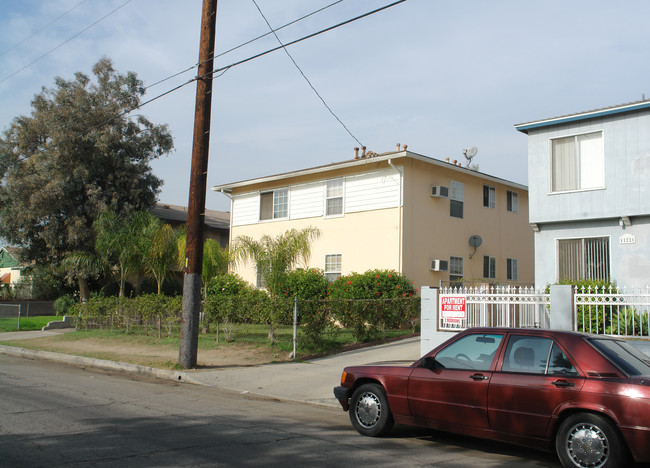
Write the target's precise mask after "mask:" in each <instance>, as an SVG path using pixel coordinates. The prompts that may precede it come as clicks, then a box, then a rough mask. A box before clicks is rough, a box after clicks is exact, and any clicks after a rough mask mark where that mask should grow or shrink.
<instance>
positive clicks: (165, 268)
mask: <svg viewBox="0 0 650 468" xmlns="http://www.w3.org/2000/svg"><path fill="white" fill-rule="evenodd" d="M176 237H177V233H176V232H175V231H174V229H172V227H171V226H170V225H169V224H163V222H162V221H161V220H160V219H159V218H157V217H156V216H154V215H151V214H149V216H148V217H147V219H146V224H145V226H144V229H143V232H142V239H141V245H142V247H143V251H144V257H143V261H144V267H145V270H146V272H147V273H148V274H150V275H151V276H153V278H154V279H155V280H156V284H157V286H158V294H160V293H161V291H162V285H163V283H164V281H165V278H167V275H169V272H170V271H171V270H172V268H173V267H174V266H175V265H176V262H177V256H178V254H177V251H176Z"/></svg>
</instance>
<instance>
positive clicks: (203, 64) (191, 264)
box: [178, 0, 217, 369]
mask: <svg viewBox="0 0 650 468" xmlns="http://www.w3.org/2000/svg"><path fill="white" fill-rule="evenodd" d="M216 24H217V0H203V12H202V15H201V39H200V45H199V67H198V80H197V82H196V108H195V112H194V140H193V142H192V168H191V175H190V195H189V201H188V207H187V234H186V241H185V275H184V278H183V312H182V315H181V335H180V349H179V353H178V363H179V364H180V365H181V366H182V367H183V368H185V369H190V368H192V367H196V360H197V353H198V347H199V313H200V311H201V275H202V272H203V237H204V234H203V227H204V222H205V194H206V186H207V174H208V151H209V148H210V111H211V107H212V106H211V104H212V70H213V69H214V67H213V62H214V43H215V32H216Z"/></svg>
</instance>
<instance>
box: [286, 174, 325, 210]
mask: <svg viewBox="0 0 650 468" xmlns="http://www.w3.org/2000/svg"><path fill="white" fill-rule="evenodd" d="M324 197H325V183H324V182H323V181H318V182H314V183H311V184H304V185H294V186H292V187H290V188H289V218H290V219H301V218H314V217H317V216H323V204H324Z"/></svg>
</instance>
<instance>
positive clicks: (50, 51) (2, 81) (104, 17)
mask: <svg viewBox="0 0 650 468" xmlns="http://www.w3.org/2000/svg"><path fill="white" fill-rule="evenodd" d="M132 1H133V0H127V1H126V2H124V3H123V4H121V5H120V6H118V7H117V8H115V9H114V10H112V11H110V12H109V13H107V14H106V15H104V16H102V17H101V18H99V19H98V20H97V21H95V22H94V23H93V24H91V25H90V26H87V27H85V28H84V29H82V30H81V31H79V32H78V33H76V34H73V35H72V36H70V37H69V38H68V39H66V40H65V41H63V42H62V43H60V44H59V45H57V46H55V47H53V48H52V49H50V50H49V51H47V52H45V53H44V54H43V55H41V56H40V57H38V58H37V59H35V60H32V61H31V62H29V63H28V64H27V65H25V66H24V67H22V68H20V69H18V70H16V71H15V72H13V73H12V74H11V75H8V76H5V77H4V78H3V79H2V80H0V83H4V82H5V81H7V80H8V79H9V78H11V77H13V76H16V75H17V74H18V73H20V72H21V71H23V70H25V69H26V68H29V67H31V66H32V65H34V64H35V63H36V62H38V61H39V60H41V59H43V58H45V57H47V56H48V55H50V54H51V53H52V52H54V51H55V50H57V49H58V48H59V47H61V46H63V45H65V44H67V43H68V42H70V41H71V40H72V39H74V38H75V37H77V36H80V35H81V34H83V33H84V32H86V31H88V30H89V29H90V28H92V27H93V26H95V25H96V24H98V23H100V22H101V21H103V20H105V19H106V18H108V17H109V16H111V15H112V14H113V13H115V12H116V11H117V10H119V9H120V8H122V7H124V6H126V5H127V4H129V3H131V2H132Z"/></svg>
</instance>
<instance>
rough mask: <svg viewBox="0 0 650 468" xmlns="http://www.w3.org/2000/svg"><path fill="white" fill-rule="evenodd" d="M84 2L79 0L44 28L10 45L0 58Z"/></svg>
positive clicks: (0, 54)
mask: <svg viewBox="0 0 650 468" xmlns="http://www.w3.org/2000/svg"><path fill="white" fill-rule="evenodd" d="M86 1H87V0H81V1H80V2H79V3H77V4H76V5H75V6H73V7H72V8H70V9H69V10H68V11H66V12H65V13H63V14H61V15H59V16H57V17H56V18H54V19H53V20H52V21H50V22H49V23H47V24H46V25H45V26H43V27H41V28H40V29H37V30H36V31H34V32H33V33H31V34H30V35H29V36H27V37H25V38H24V39H21V40H20V41H18V42H16V43H15V44H14V45H12V46H11V47H9V48H8V49H6V50H5V51H3V52H0V57H2V56H3V55H4V54H6V53H7V52H9V51H11V50H13V49H15V48H16V47H18V46H19V45H20V44H22V43H23V42H25V41H26V40H27V39H30V38H32V37H34V36H35V35H37V34H38V33H39V32H41V31H43V30H44V29H47V28H48V27H49V26H50V25H52V24H54V23H56V22H57V21H58V20H60V19H61V18H63V17H64V16H65V15H67V14H68V13H70V12H71V11H72V10H74V9H75V8H77V7H78V6H79V5H81V4H82V3H86Z"/></svg>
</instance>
